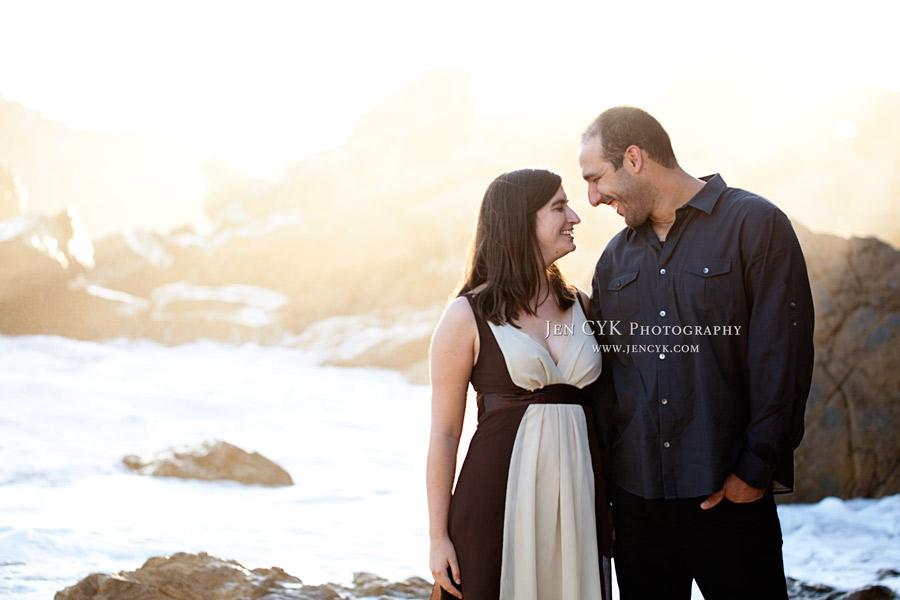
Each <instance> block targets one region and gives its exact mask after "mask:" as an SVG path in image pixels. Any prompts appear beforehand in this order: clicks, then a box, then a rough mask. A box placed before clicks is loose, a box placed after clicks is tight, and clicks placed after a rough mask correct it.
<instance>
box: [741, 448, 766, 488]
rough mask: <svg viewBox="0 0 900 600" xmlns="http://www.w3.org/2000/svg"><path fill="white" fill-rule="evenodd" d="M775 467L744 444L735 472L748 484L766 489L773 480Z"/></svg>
mask: <svg viewBox="0 0 900 600" xmlns="http://www.w3.org/2000/svg"><path fill="white" fill-rule="evenodd" d="M774 472H775V467H770V466H769V465H768V464H766V462H765V461H763V459H761V458H760V457H759V456H757V455H756V453H754V452H753V451H752V450H751V449H750V448H748V447H747V446H744V449H743V451H741V455H740V456H739V457H738V461H737V464H736V465H735V467H734V469H733V473H734V474H735V475H737V476H738V477H740V478H741V480H742V481H743V482H744V483H746V484H747V485H751V486H753V487H755V488H757V489H760V490H765V489H767V488H768V487H769V481H771V480H772V473H774Z"/></svg>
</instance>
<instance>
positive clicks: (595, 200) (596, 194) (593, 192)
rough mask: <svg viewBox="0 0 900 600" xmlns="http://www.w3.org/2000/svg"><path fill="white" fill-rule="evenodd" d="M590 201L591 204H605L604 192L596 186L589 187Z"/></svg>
mask: <svg viewBox="0 0 900 600" xmlns="http://www.w3.org/2000/svg"><path fill="white" fill-rule="evenodd" d="M588 202H589V203H590V205H591V206H600V205H601V204H603V194H601V193H600V190H598V189H596V188H593V187H590V188H588Z"/></svg>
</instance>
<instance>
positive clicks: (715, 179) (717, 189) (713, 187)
mask: <svg viewBox="0 0 900 600" xmlns="http://www.w3.org/2000/svg"><path fill="white" fill-rule="evenodd" d="M700 180H701V181H705V182H706V185H704V186H703V188H702V189H701V190H700V191H699V192H697V193H696V194H695V195H694V197H693V198H691V199H690V200H689V201H688V203H687V204H685V205H684V206H691V207H693V208H696V209H698V210H702V211H703V212H705V213H706V214H708V215H709V214H712V211H713V209H714V208H715V207H716V202H718V201H719V196H721V195H722V192H723V191H725V180H724V179H722V176H721V175H719V174H718V173H716V174H715V175H707V176H706V177H701V178H700ZM682 208H684V207H682Z"/></svg>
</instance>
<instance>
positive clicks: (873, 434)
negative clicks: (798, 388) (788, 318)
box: [785, 226, 900, 502]
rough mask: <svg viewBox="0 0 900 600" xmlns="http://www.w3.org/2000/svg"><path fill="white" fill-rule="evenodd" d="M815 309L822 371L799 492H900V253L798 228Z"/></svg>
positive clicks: (810, 497)
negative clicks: (899, 431)
mask: <svg viewBox="0 0 900 600" xmlns="http://www.w3.org/2000/svg"><path fill="white" fill-rule="evenodd" d="M796 229H797V234H798V237H799V238H800V242H801V244H802V246H803V250H804V254H805V256H806V262H807V266H808V268H809V275H810V280H811V282H812V288H813V300H814V302H815V309H816V331H815V346H816V357H815V370H814V373H813V383H812V390H811V392H810V396H809V402H808V404H807V411H806V433H805V435H804V439H803V441H802V443H801V444H800V448H799V449H798V451H797V454H796V459H795V464H796V472H797V476H796V482H795V486H794V487H795V493H794V494H791V495H790V496H788V497H786V498H785V500H788V501H795V502H817V501H819V500H821V499H822V498H825V497H827V496H838V497H840V498H853V497H870V498H879V497H882V496H886V495H891V494H897V493H900V437H898V436H897V435H896V432H897V431H898V430H900V252H898V251H897V250H895V249H893V248H891V247H890V246H888V245H887V244H885V243H883V242H880V241H878V240H876V239H873V238H851V239H845V238H839V237H836V236H831V235H821V234H819V235H815V234H812V233H810V232H809V231H808V230H806V229H804V228H802V227H799V226H796Z"/></svg>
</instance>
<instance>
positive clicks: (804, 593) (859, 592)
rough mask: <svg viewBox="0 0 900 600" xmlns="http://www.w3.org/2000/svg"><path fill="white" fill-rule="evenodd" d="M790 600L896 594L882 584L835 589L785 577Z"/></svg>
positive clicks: (880, 598) (881, 598) (861, 599)
mask: <svg viewBox="0 0 900 600" xmlns="http://www.w3.org/2000/svg"><path fill="white" fill-rule="evenodd" d="M787 588H788V598H790V600H895V599H896V598H897V594H895V593H894V592H893V590H891V589H890V588H886V587H884V586H883V585H867V586H863V587H860V588H857V589H855V590H851V591H841V590H836V589H835V588H833V587H830V586H827V585H822V584H820V583H806V582H803V581H798V580H796V579H794V578H793V577H788V578H787Z"/></svg>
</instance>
